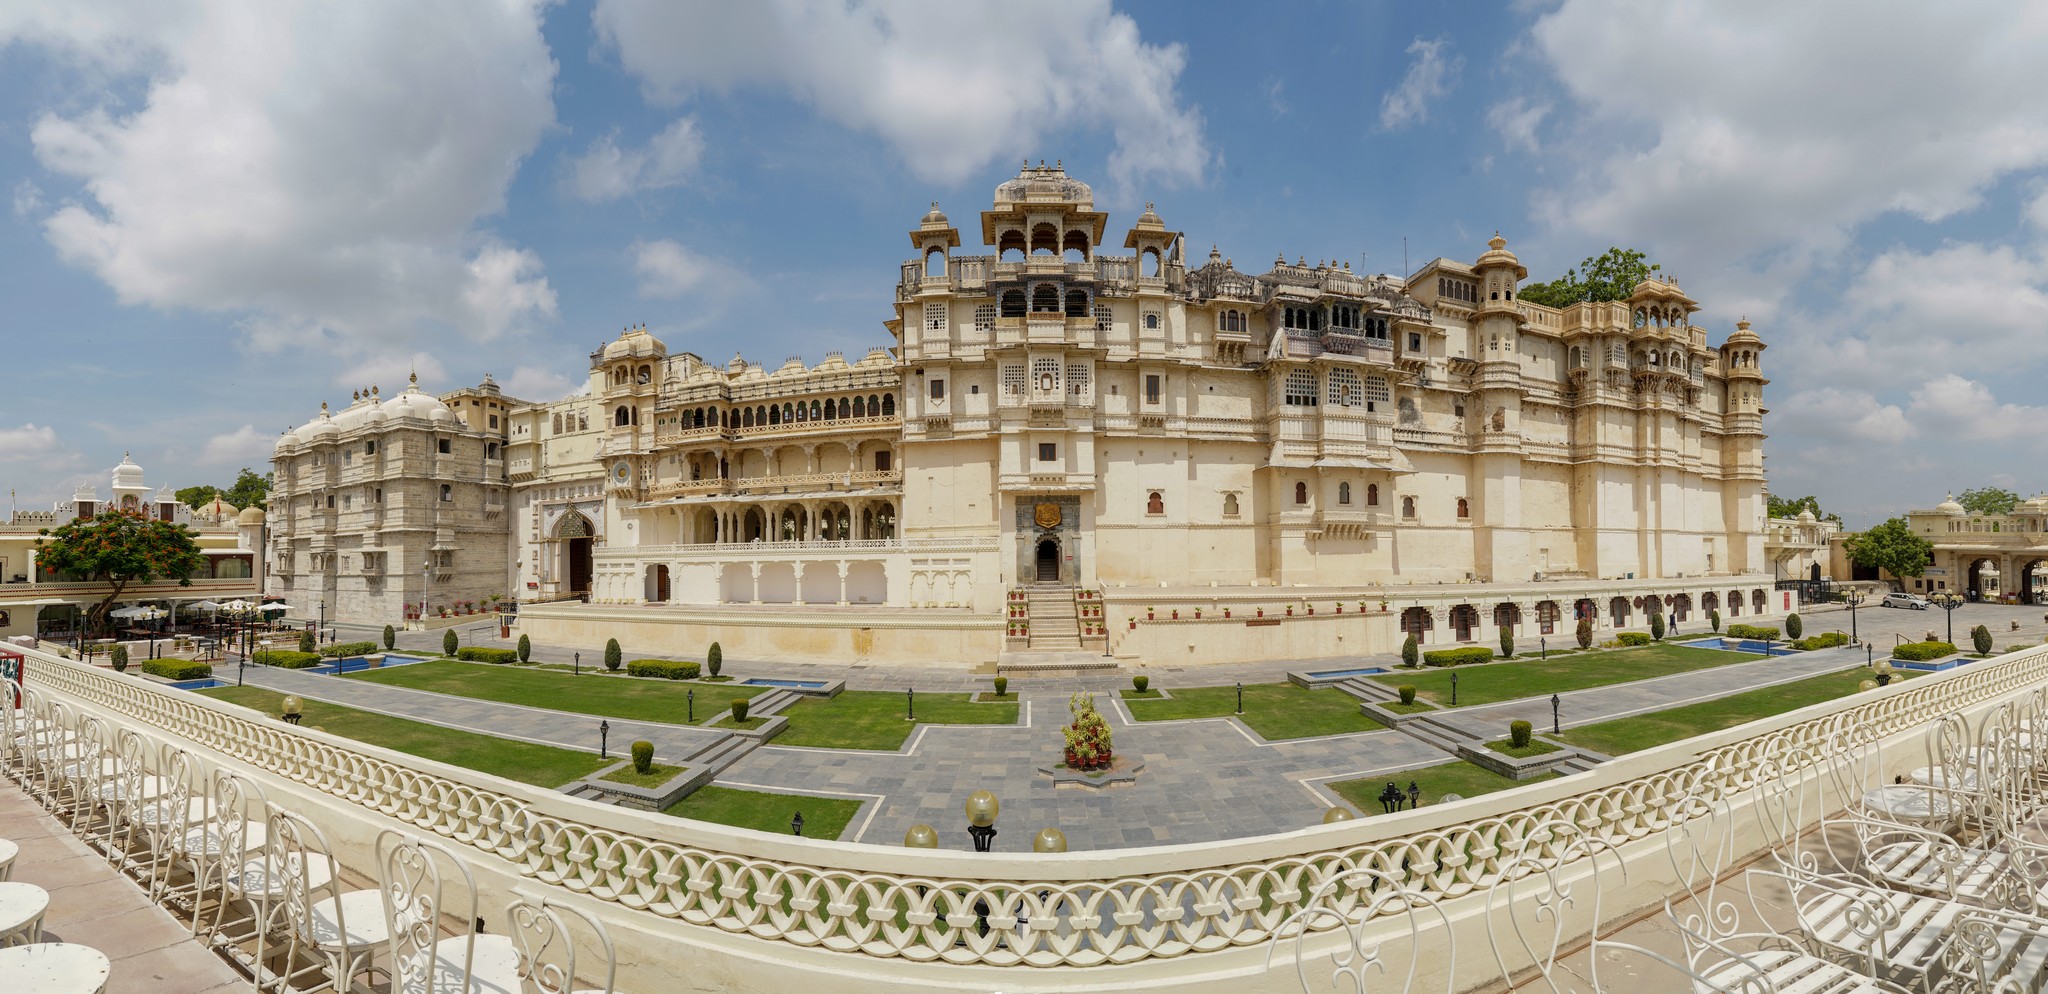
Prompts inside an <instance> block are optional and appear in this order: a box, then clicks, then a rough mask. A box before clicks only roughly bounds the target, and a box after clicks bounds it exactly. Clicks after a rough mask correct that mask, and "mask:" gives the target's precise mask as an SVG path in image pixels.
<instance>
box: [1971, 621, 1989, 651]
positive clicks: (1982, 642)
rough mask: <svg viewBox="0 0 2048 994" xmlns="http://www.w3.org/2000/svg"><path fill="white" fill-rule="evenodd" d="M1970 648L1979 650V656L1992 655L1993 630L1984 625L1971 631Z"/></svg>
mask: <svg viewBox="0 0 2048 994" xmlns="http://www.w3.org/2000/svg"><path fill="white" fill-rule="evenodd" d="M1970 647H1971V648H1973V649H1975V650H1977V655H1980V656H1985V655H1989V654H1990V653H1991V629H1989V628H1986V627H1985V626H1983V625H1978V626H1977V627H1975V628H1972V629H1970Z"/></svg>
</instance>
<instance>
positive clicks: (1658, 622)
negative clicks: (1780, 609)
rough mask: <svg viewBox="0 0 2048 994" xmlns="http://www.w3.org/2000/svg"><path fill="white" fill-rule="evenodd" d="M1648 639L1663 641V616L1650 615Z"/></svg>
mask: <svg viewBox="0 0 2048 994" xmlns="http://www.w3.org/2000/svg"><path fill="white" fill-rule="evenodd" d="M1795 617H1796V615H1795ZM1650 638H1651V639H1652V640H1654V641H1658V642H1661V641H1663V640H1664V616H1663V615H1661V614H1653V615H1650Z"/></svg>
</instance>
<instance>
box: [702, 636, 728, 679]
mask: <svg viewBox="0 0 2048 994" xmlns="http://www.w3.org/2000/svg"><path fill="white" fill-rule="evenodd" d="M704 665H705V666H707V667H709V668H710V669H711V675H712V676H717V675H718V671H719V669H720V668H721V667H723V666H724V665H725V650H724V649H721V648H719V647H718V643H716V642H713V643H711V648H710V650H709V651H707V652H705V653H704Z"/></svg>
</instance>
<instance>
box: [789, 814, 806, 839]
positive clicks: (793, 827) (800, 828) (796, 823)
mask: <svg viewBox="0 0 2048 994" xmlns="http://www.w3.org/2000/svg"><path fill="white" fill-rule="evenodd" d="M789 834H791V835H802V834H804V813H803V812H801V811H799V812H797V813H796V816H795V817H793V818H791V819H790V820H789Z"/></svg>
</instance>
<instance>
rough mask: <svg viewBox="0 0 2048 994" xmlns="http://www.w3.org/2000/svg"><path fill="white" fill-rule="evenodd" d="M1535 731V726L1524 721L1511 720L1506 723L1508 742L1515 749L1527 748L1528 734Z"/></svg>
mask: <svg viewBox="0 0 2048 994" xmlns="http://www.w3.org/2000/svg"><path fill="white" fill-rule="evenodd" d="M1535 731H1536V728H1535V726H1533V725H1531V724H1529V723H1528V722H1526V721H1511V722H1509V723H1508V744H1509V745H1511V746H1514V747H1515V748H1517V749H1527V748H1529V736H1530V735H1531V734H1533V733H1534V732H1535Z"/></svg>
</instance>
